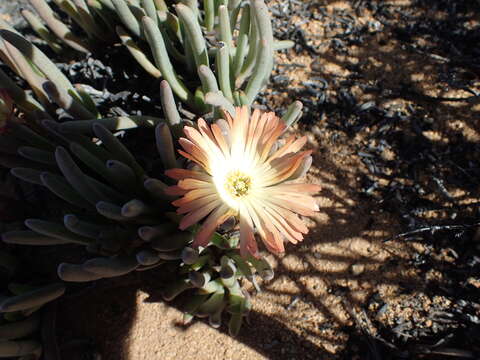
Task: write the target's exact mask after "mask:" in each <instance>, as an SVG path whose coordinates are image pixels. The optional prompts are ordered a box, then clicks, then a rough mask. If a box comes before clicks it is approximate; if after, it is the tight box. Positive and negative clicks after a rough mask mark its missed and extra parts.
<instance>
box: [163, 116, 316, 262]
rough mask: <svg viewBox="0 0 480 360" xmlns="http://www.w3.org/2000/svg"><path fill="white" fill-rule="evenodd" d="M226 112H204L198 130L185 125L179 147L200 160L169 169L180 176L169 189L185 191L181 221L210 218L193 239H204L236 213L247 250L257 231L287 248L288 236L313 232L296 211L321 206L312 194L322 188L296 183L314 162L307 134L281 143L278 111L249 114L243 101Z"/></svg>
mask: <svg viewBox="0 0 480 360" xmlns="http://www.w3.org/2000/svg"><path fill="white" fill-rule="evenodd" d="M225 118H226V120H224V119H220V120H218V121H216V122H215V123H214V124H212V125H209V124H207V123H206V122H205V120H203V119H199V120H198V122H197V129H196V128H193V127H190V126H185V128H184V132H185V135H186V138H180V140H179V143H180V145H181V146H182V148H183V150H179V152H180V154H181V155H183V156H184V157H185V158H187V159H189V160H191V161H192V162H193V163H195V164H196V165H195V166H193V167H192V168H190V169H170V170H167V172H166V174H167V175H168V176H169V177H171V178H173V179H176V180H178V183H177V185H175V186H172V187H170V188H169V189H168V190H167V191H168V193H169V194H175V195H179V196H181V197H180V198H179V199H177V200H175V201H174V202H173V205H175V206H177V207H178V209H177V213H179V214H184V216H183V218H182V220H181V222H180V225H179V227H180V229H182V230H185V229H187V228H189V227H190V226H192V225H194V224H196V223H198V222H200V221H201V220H202V219H205V220H204V221H203V223H202V224H201V226H200V227H199V229H198V231H197V232H196V234H195V240H194V243H193V246H194V247H200V246H206V245H207V244H208V242H209V240H210V238H211V236H212V235H213V233H214V232H215V231H216V229H217V227H218V226H219V225H221V224H222V223H223V222H224V221H225V220H226V219H228V218H229V217H231V216H232V215H233V216H235V217H236V218H237V219H238V220H239V227H240V251H241V254H242V256H248V255H249V254H251V255H253V256H255V257H258V256H259V252H258V246H257V242H256V240H255V232H257V233H258V234H259V236H260V238H261V239H262V241H263V243H264V244H265V246H266V248H267V249H268V250H269V251H271V252H274V253H282V252H284V251H285V247H284V242H285V240H286V241H289V242H291V243H294V244H295V243H297V242H299V241H301V240H302V239H303V235H304V234H306V233H307V232H308V228H307V226H306V225H305V224H304V222H303V221H302V220H301V219H300V217H299V216H298V215H303V216H312V215H314V213H315V211H318V210H319V208H318V205H317V204H316V202H315V199H314V198H313V197H312V196H311V194H314V193H317V192H318V191H319V190H320V187H319V186H318V185H315V184H305V183H298V182H295V180H296V179H297V178H298V177H300V176H301V175H303V174H304V173H305V169H306V168H307V169H308V165H309V164H311V153H312V151H311V150H306V151H301V149H302V148H303V147H304V145H305V144H306V141H307V138H306V137H305V136H303V137H301V138H299V139H296V138H295V136H294V135H293V136H290V137H288V138H287V139H286V140H285V141H284V144H283V146H279V138H280V137H281V135H282V134H283V133H284V132H285V130H286V125H285V123H284V122H283V121H282V120H281V119H280V118H278V117H277V116H275V114H274V113H273V112H268V113H261V112H260V111H259V110H255V111H254V112H253V113H252V115H251V116H250V115H249V111H248V108H247V107H242V108H236V114H235V115H234V116H232V115H230V114H229V113H225Z"/></svg>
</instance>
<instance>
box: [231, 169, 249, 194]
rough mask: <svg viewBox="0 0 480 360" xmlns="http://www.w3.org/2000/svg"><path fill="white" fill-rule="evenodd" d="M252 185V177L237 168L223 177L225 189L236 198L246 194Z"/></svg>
mask: <svg viewBox="0 0 480 360" xmlns="http://www.w3.org/2000/svg"><path fill="white" fill-rule="evenodd" d="M251 186H252V179H251V178H250V176H248V175H245V174H244V173H242V172H241V171H239V170H236V171H232V172H230V173H229V174H228V175H227V176H226V179H225V190H227V192H228V193H229V194H230V195H231V196H233V197H236V198H239V197H243V196H245V195H247V194H248V192H249V191H250V188H251Z"/></svg>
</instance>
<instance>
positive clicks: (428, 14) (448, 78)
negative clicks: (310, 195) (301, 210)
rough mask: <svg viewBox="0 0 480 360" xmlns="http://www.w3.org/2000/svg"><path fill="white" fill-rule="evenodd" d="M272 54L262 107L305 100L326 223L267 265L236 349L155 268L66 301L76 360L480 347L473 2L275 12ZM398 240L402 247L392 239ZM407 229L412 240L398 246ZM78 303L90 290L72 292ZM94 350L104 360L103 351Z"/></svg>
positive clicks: (460, 353) (425, 352)
mask: <svg viewBox="0 0 480 360" xmlns="http://www.w3.org/2000/svg"><path fill="white" fill-rule="evenodd" d="M269 5H270V8H271V11H272V14H273V17H274V24H275V28H276V34H275V35H276V36H277V38H279V39H287V38H290V39H292V40H295V41H296V42H297V46H296V47H295V48H294V49H292V50H289V51H285V52H282V53H281V54H279V55H278V56H277V66H276V69H275V74H274V75H273V76H272V84H271V86H270V87H269V90H267V91H266V92H265V93H264V94H263V95H264V96H262V97H261V98H262V101H261V103H260V104H259V106H263V107H267V108H270V109H274V110H276V111H279V112H282V111H285V108H286V106H287V104H289V103H290V102H291V101H292V99H299V100H301V101H302V102H303V103H304V105H305V109H304V117H303V119H302V121H301V122H300V123H299V124H298V125H296V127H295V129H293V130H292V131H294V132H296V133H298V134H306V135H307V136H308V139H309V142H308V147H309V148H311V149H314V164H313V166H312V169H311V170H310V172H309V174H308V181H309V182H312V183H317V184H320V185H321V186H322V191H321V192H320V193H319V194H318V196H317V201H318V204H319V206H320V209H321V211H320V212H319V213H318V215H317V216H315V217H314V218H312V219H311V220H308V222H309V226H310V229H311V231H310V234H309V236H308V237H307V238H306V239H305V241H304V242H303V243H302V244H299V245H297V246H291V245H289V246H287V249H286V254H285V255H282V256H273V255H267V259H268V260H269V262H270V263H271V264H272V265H273V267H274V269H275V278H274V279H273V280H271V281H269V282H263V283H260V285H261V289H262V291H261V292H260V293H256V292H255V290H254V288H253V286H252V285H251V284H249V283H247V282H246V283H245V288H247V289H248V290H249V291H250V293H251V294H252V301H253V308H252V311H251V314H250V316H249V320H248V322H247V323H245V324H244V325H243V327H242V330H241V333H240V335H239V336H238V337H237V338H231V337H230V336H228V331H227V329H226V327H225V326H222V327H221V328H220V329H214V328H211V327H210V326H208V324H206V323H205V322H204V321H198V320H195V321H194V322H193V323H191V324H189V325H184V324H183V323H182V313H181V311H180V310H178V308H180V305H181V304H180V303H177V302H173V303H165V302H163V301H162V300H161V299H160V296H159V290H160V289H161V287H162V281H161V279H162V278H164V277H165V273H164V271H163V270H162V269H158V270H155V271H151V272H148V273H138V274H133V275H130V276H126V277H124V278H121V279H115V280H112V281H104V280H102V281H99V282H97V283H95V285H94V286H93V287H92V288H88V289H86V290H81V293H80V295H72V296H70V297H67V298H65V299H64V300H63V301H61V302H59V304H58V316H57V320H58V324H57V328H58V331H59V334H60V335H59V340H60V344H61V346H62V352H63V353H65V354H70V355H68V356H69V357H68V358H69V359H77V358H78V359H86V358H92V359H93V358H96V359H100V358H101V359H109V360H114V359H115V360H119V359H125V360H126V359H129V360H141V359H182V360H183V359H185V360H188V359H235V360H237V359H252V360H253V359H414V358H428V359H451V358H471V359H475V358H479V357H480V355H479V354H480V347H479V345H478V341H476V339H478V336H479V335H480V327H479V324H480V304H479V302H478V296H479V295H480V254H479V250H480V245H479V241H480V235H479V234H480V230H479V227H478V225H479V218H480V216H479V215H480V211H479V204H480V180H479V179H480V156H479V154H480V145H479V144H480V126H479V125H480V124H479V120H478V119H479V111H480V101H479V99H480V98H479V94H480V79H479V75H480V68H479V66H478V62H475V61H474V60H475V59H478V55H480V54H478V52H479V50H478V49H477V45H478V42H477V40H478V38H479V36H480V32H479V31H480V26H479V22H478V21H479V16H480V5H479V4H478V3H476V2H473V1H466V0H465V1H447V0H440V1H436V2H435V4H432V2H429V1H420V0H418V1H414V0H398V1H393V0H392V1H362V0H360V1H333V0H316V1H314V0H312V1H288V2H284V1H269ZM399 234H400V235H401V236H399ZM402 234H404V235H402ZM79 291H80V290H79ZM95 356H97V357H95Z"/></svg>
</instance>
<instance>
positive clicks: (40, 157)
mask: <svg viewBox="0 0 480 360" xmlns="http://www.w3.org/2000/svg"><path fill="white" fill-rule="evenodd" d="M162 89H163V90H162V101H163V103H164V106H165V107H166V108H167V109H168V110H165V113H166V114H168V119H167V120H168V121H169V123H170V124H171V126H172V128H173V129H174V130H175V129H176V126H177V129H178V125H179V124H180V122H178V119H180V117H179V114H178V113H176V108H175V104H174V103H172V102H171V101H172V98H173V95H172V92H171V90H170V88H169V87H168V83H166V82H164V83H163V84H162ZM143 125H144V126H147V127H150V128H153V126H154V125H155V124H153V123H147V124H143ZM136 126H138V122H135V121H133V120H132V119H130V118H122V119H118V118H117V119H114V118H111V119H95V120H75V121H67V122H63V123H57V122H54V121H52V120H43V121H42V122H40V123H38V125H37V126H36V128H35V129H33V128H31V127H28V126H26V125H25V124H22V123H21V122H20V120H19V119H15V118H12V119H10V121H9V122H8V124H7V129H6V135H8V136H5V135H4V138H8V142H9V144H8V146H6V145H7V144H5V146H4V147H3V148H1V149H0V151H2V152H4V153H5V154H4V155H3V157H4V158H5V157H6V158H7V159H8V160H9V161H5V159H4V161H3V162H2V163H3V165H5V166H9V167H12V170H11V172H12V174H13V175H14V176H16V177H18V178H19V179H22V180H24V181H27V182H30V183H32V184H35V185H41V186H43V187H45V188H47V189H48V190H49V191H51V192H52V193H53V194H54V195H56V196H57V197H58V198H59V200H60V201H61V202H62V204H61V206H60V208H61V209H62V211H63V213H62V214H61V217H62V222H58V221H55V219H27V220H26V221H25V226H26V227H27V230H16V231H9V232H6V233H4V234H3V235H2V239H3V241H4V242H6V243H9V244H17V245H47V246H51V245H65V244H77V245H83V246H85V247H86V249H87V250H88V251H89V252H90V253H93V254H96V255H94V257H92V258H90V259H88V260H86V261H85V262H83V263H81V264H71V263H62V264H60V265H59V266H58V276H59V277H60V278H61V279H62V280H64V281H67V282H69V281H72V282H84V281H93V280H98V279H101V278H109V277H115V276H121V275H124V274H127V273H129V272H132V271H142V270H148V269H150V268H153V267H156V266H159V265H162V264H163V263H165V262H171V263H172V262H173V263H174V264H177V266H178V279H177V280H178V281H174V283H173V284H172V285H170V286H168V287H167V288H166V289H165V292H164V297H165V299H166V300H170V299H173V298H174V297H175V296H176V295H177V294H179V293H181V292H182V291H184V290H189V291H190V292H193V293H194V294H195V299H196V300H195V304H196V305H197V307H195V306H193V304H190V303H189V304H187V305H188V306H187V307H186V309H187V310H188V314H190V316H193V315H198V316H209V317H210V322H211V324H212V325H214V326H217V325H219V321H220V316H221V312H222V310H226V311H228V312H230V313H231V314H232V317H231V321H230V327H231V331H232V333H233V334H235V333H237V332H238V330H239V327H240V323H241V321H242V318H243V317H244V316H245V315H246V313H247V312H248V309H249V307H250V305H249V300H248V295H246V294H244V293H243V292H242V290H241V287H240V283H239V281H240V280H241V279H242V278H247V279H250V280H252V281H254V277H253V276H254V274H255V273H256V272H258V273H259V274H260V275H261V276H264V277H265V276H267V277H269V276H270V273H271V270H268V269H269V266H268V264H267V263H266V262H265V261H264V260H261V259H260V260H259V259H255V258H251V259H244V258H242V257H241V256H240V253H239V250H238V249H237V248H238V236H236V235H235V233H234V232H233V233H232V232H231V231H230V230H229V232H228V233H225V234H228V236H223V235H221V234H220V233H216V234H215V235H214V237H213V238H212V241H211V243H209V244H208V246H206V247H205V248H202V249H193V248H190V245H191V244H192V241H193V237H194V234H195V232H196V231H197V230H198V228H197V227H195V226H192V227H191V228H189V229H187V230H186V231H180V230H178V225H177V222H178V221H179V216H178V215H177V214H175V212H174V210H175V208H174V207H173V205H171V201H172V200H173V199H175V196H172V195H168V194H166V193H165V189H166V188H167V186H168V185H167V183H168V182H169V179H168V178H167V177H165V176H164V175H163V173H164V171H165V170H167V169H171V168H173V167H184V166H185V163H184V161H183V160H181V159H179V158H177V156H176V154H175V150H174V137H173V136H172V134H171V132H170V127H169V126H168V124H167V123H165V122H159V123H158V124H156V126H155V138H156V147H157V149H158V152H159V154H158V156H156V157H155V156H153V155H152V156H151V157H152V163H153V164H155V163H156V162H158V161H159V162H160V163H161V166H158V165H153V166H149V168H152V169H153V170H151V171H150V173H149V172H148V171H146V170H144V168H143V167H142V166H141V165H140V164H139V163H138V162H137V160H136V159H135V157H134V156H133V155H132V153H131V152H130V151H129V150H128V149H127V148H126V147H125V145H124V144H123V143H122V141H121V140H120V139H119V138H117V137H116V136H115V135H114V134H113V133H112V131H114V132H115V131H117V130H118V129H126V128H129V127H136ZM92 138H96V139H98V140H97V142H93V141H92V140H91V139H92ZM232 234H233V236H232ZM266 269H267V270H266ZM202 279H203V280H202ZM201 299H203V300H204V301H203V302H202V301H200V300H201ZM187 317H188V316H187Z"/></svg>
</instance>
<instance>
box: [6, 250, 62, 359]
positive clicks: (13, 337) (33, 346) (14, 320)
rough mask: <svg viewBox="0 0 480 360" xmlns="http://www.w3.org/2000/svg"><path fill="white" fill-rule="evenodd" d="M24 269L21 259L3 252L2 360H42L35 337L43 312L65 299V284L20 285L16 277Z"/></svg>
mask: <svg viewBox="0 0 480 360" xmlns="http://www.w3.org/2000/svg"><path fill="white" fill-rule="evenodd" d="M21 267H22V266H21V263H20V261H19V260H18V258H17V257H15V256H13V255H12V254H11V253H9V252H7V251H6V250H5V249H2V250H0V276H1V280H2V284H1V295H0V314H1V316H0V357H1V358H4V357H8V358H10V357H22V358H23V356H29V358H32V359H38V358H39V357H40V355H41V353H42V344H41V342H40V341H38V340H36V339H35V337H33V338H32V336H33V334H34V333H35V332H37V331H38V329H39V328H40V322H41V316H40V311H39V310H40V309H41V307H42V306H43V305H45V304H47V303H48V302H50V301H53V300H55V299H57V298H58V297H60V296H62V295H63V293H64V291H65V285H64V284H62V283H52V284H47V285H41V284H40V285H38V284H35V283H34V282H32V280H33V279H31V278H30V279H29V281H28V282H27V283H21V282H18V280H17V279H16V277H17V276H16V275H17V273H18V270H19V268H21Z"/></svg>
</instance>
